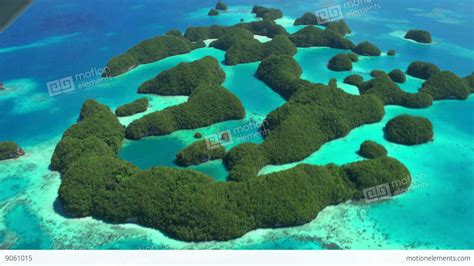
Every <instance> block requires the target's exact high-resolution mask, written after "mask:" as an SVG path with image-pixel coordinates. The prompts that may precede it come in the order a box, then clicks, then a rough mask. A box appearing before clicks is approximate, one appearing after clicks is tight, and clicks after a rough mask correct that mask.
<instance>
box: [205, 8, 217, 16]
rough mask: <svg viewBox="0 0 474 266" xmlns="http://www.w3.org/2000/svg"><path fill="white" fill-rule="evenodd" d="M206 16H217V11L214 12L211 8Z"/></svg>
mask: <svg viewBox="0 0 474 266" xmlns="http://www.w3.org/2000/svg"><path fill="white" fill-rule="evenodd" d="M207 15H208V16H210V17H212V16H217V15H219V11H217V10H215V9H214V8H211V10H209V13H207Z"/></svg>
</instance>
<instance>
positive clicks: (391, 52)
mask: <svg viewBox="0 0 474 266" xmlns="http://www.w3.org/2000/svg"><path fill="white" fill-rule="evenodd" d="M396 54H397V51H395V50H393V49H392V50H388V52H387V55H388V56H394V55H396Z"/></svg>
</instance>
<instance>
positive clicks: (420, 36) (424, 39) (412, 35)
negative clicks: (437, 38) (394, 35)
mask: <svg viewBox="0 0 474 266" xmlns="http://www.w3.org/2000/svg"><path fill="white" fill-rule="evenodd" d="M404 38H405V39H410V40H413V41H415V42H419V43H431V42H432V40H431V33H429V32H428V31H425V30H409V31H408V32H407V33H406V34H405V37H404Z"/></svg>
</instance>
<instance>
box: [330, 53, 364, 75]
mask: <svg viewBox="0 0 474 266" xmlns="http://www.w3.org/2000/svg"><path fill="white" fill-rule="evenodd" d="M356 58H357V57H353V56H351V55H349V54H338V55H335V56H334V57H332V58H331V59H330V60H329V62H328V68H329V69H330V70H332V71H349V70H351V69H352V61H353V60H356Z"/></svg>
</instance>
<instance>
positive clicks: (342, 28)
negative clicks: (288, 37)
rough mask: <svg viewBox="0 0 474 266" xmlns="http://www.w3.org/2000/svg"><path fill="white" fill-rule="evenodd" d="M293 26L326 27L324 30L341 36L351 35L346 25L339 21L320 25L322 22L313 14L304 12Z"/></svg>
mask: <svg viewBox="0 0 474 266" xmlns="http://www.w3.org/2000/svg"><path fill="white" fill-rule="evenodd" d="M293 25H295V26H299V25H306V26H309V25H318V26H322V27H326V29H328V30H331V31H334V32H337V33H339V34H341V35H342V36H344V35H346V34H348V33H351V32H352V30H351V29H350V28H349V26H348V25H347V23H346V22H345V21H344V20H343V19H341V20H338V21H331V22H328V23H322V20H321V19H320V18H318V17H317V16H316V15H315V14H314V13H311V12H306V13H304V14H303V16H301V17H300V18H297V19H296V20H295V22H294V23H293Z"/></svg>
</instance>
